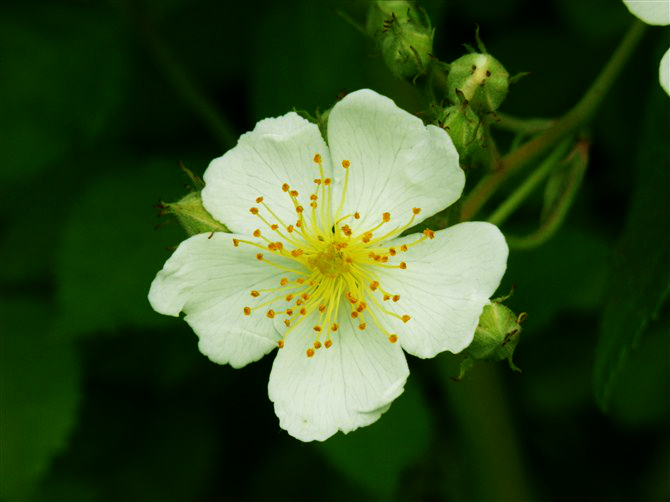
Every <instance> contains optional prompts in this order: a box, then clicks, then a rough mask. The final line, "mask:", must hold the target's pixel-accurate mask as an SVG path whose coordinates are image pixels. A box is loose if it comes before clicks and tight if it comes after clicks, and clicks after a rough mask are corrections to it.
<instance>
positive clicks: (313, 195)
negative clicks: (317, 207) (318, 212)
mask: <svg viewBox="0 0 670 502" xmlns="http://www.w3.org/2000/svg"><path fill="white" fill-rule="evenodd" d="M318 198H319V197H318V196H317V195H316V194H315V193H313V194H312V195H310V196H309V199H310V200H316V199H318Z"/></svg>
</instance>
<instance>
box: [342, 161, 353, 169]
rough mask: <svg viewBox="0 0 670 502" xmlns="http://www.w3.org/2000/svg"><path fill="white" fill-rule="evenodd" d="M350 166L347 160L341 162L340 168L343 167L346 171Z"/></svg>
mask: <svg viewBox="0 0 670 502" xmlns="http://www.w3.org/2000/svg"><path fill="white" fill-rule="evenodd" d="M350 165H351V162H349V161H348V160H343V161H342V167H344V168H345V169H347V168H348V167H349V166H350Z"/></svg>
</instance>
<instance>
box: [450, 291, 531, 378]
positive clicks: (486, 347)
mask: <svg viewBox="0 0 670 502" xmlns="http://www.w3.org/2000/svg"><path fill="white" fill-rule="evenodd" d="M508 297H509V295H508V296H506V297H503V298H498V299H496V300H492V301H491V303H489V304H488V305H486V306H485V307H484V310H483V311H482V314H481V316H480V317H479V324H478V325H477V329H476V330H475V336H474V338H473V340H472V343H471V344H470V345H469V346H468V348H467V349H465V350H464V351H463V352H464V354H465V355H466V358H465V359H464V360H463V362H462V363H461V368H460V373H459V375H458V377H456V378H455V380H461V379H462V378H463V376H464V375H465V373H466V372H467V370H469V369H470V368H471V367H472V366H473V364H474V362H475V361H503V360H505V359H506V360H507V363H508V364H509V367H510V368H511V369H512V370H513V371H518V372H520V371H521V370H520V369H519V368H517V367H516V366H515V365H514V362H513V361H512V355H513V354H514V350H515V349H516V347H517V345H518V344H519V339H520V335H521V323H523V321H524V320H525V319H526V317H528V315H527V314H526V313H525V312H523V313H521V314H519V315H516V314H515V313H514V312H512V310H510V309H509V308H508V307H506V306H505V305H503V304H502V303H500V302H502V301H503V300H505V299H507V298H508Z"/></svg>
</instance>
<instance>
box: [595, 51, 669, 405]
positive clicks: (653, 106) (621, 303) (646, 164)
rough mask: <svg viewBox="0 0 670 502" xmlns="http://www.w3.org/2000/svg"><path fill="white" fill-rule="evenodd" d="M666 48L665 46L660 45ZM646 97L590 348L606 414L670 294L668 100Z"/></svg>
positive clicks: (652, 95)
mask: <svg viewBox="0 0 670 502" xmlns="http://www.w3.org/2000/svg"><path fill="white" fill-rule="evenodd" d="M666 47H667V45H666ZM653 84H654V88H653V90H652V92H650V93H649V99H648V100H647V108H646V115H645V118H646V119H645V123H644V124H643V127H642V129H641V136H640V138H639V142H638V156H637V161H636V162H635V165H633V166H631V167H630V173H631V176H633V175H634V176H635V181H636V184H635V189H634V192H633V195H632V200H631V205H630V211H629V215H628V220H627V222H626V226H625V228H624V231H623V233H622V234H621V236H620V238H619V241H618V243H617V245H616V248H615V250H614V256H613V260H612V264H611V267H610V273H609V287H608V289H607V291H608V297H607V301H606V304H605V309H604V312H603V315H602V318H601V328H600V337H599V340H598V345H597V347H596V359H595V367H594V391H595V397H596V401H597V402H598V405H599V406H600V407H601V408H602V409H603V410H607V409H608V405H609V402H610V398H611V396H612V393H613V390H614V389H615V387H616V385H617V380H618V379H619V376H620V373H621V371H622V369H623V368H624V367H625V365H626V364H627V361H628V358H629V356H630V352H631V351H632V350H634V349H635V348H636V346H637V345H638V343H639V339H640V336H641V335H642V333H643V332H644V331H645V329H646V328H647V325H648V324H649V322H650V320H651V319H652V318H653V317H654V315H655V313H656V311H657V309H658V308H659V306H660V305H661V304H662V302H663V299H664V298H665V297H666V295H667V293H668V291H669V290H670V229H669V228H668V215H670V197H668V194H670V143H668V137H670V130H669V129H670V127H669V126H670V122H668V116H670V100H668V97H667V96H666V95H664V94H663V92H662V91H661V90H660V87H659V85H658V81H657V80H655V81H654V82H653Z"/></svg>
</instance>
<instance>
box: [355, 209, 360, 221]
mask: <svg viewBox="0 0 670 502" xmlns="http://www.w3.org/2000/svg"><path fill="white" fill-rule="evenodd" d="M360 218H361V215H360V213H359V212H358V211H356V212H355V213H354V219H355V220H359V219H360Z"/></svg>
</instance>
